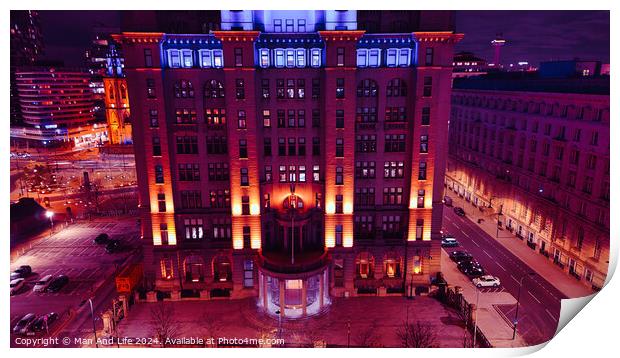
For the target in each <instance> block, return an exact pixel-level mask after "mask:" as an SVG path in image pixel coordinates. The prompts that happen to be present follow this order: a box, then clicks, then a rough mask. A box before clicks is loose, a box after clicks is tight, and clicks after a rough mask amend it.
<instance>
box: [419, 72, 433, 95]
mask: <svg viewBox="0 0 620 358" xmlns="http://www.w3.org/2000/svg"><path fill="white" fill-rule="evenodd" d="M432 92H433V77H430V76H425V77H424V88H423V91H422V96H423V97H430V96H431V95H432Z"/></svg>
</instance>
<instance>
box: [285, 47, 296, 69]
mask: <svg viewBox="0 0 620 358" xmlns="http://www.w3.org/2000/svg"><path fill="white" fill-rule="evenodd" d="M286 67H288V68H293V67H295V50H294V49H292V48H287V49H286Z"/></svg>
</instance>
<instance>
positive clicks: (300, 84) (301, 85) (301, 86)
mask: <svg viewBox="0 0 620 358" xmlns="http://www.w3.org/2000/svg"><path fill="white" fill-rule="evenodd" d="M297 98H299V99H304V98H306V80H304V79H299V80H297Z"/></svg>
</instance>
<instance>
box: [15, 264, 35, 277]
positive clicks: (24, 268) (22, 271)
mask: <svg viewBox="0 0 620 358" xmlns="http://www.w3.org/2000/svg"><path fill="white" fill-rule="evenodd" d="M31 273H32V267H30V266H28V265H21V266H20V267H19V268H17V269H16V270H15V271H13V272H11V280H15V279H16V278H25V277H28V276H29V275H30V274H31Z"/></svg>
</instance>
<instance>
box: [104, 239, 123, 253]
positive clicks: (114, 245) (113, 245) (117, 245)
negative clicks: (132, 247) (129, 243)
mask: <svg viewBox="0 0 620 358" xmlns="http://www.w3.org/2000/svg"><path fill="white" fill-rule="evenodd" d="M120 250H121V242H120V240H110V242H108V244H107V245H106V247H105V251H106V252H107V253H108V254H113V253H115V252H118V251H120Z"/></svg>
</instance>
